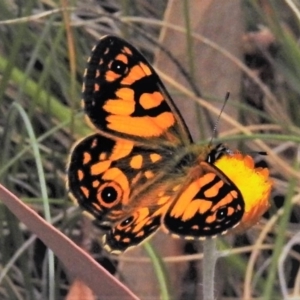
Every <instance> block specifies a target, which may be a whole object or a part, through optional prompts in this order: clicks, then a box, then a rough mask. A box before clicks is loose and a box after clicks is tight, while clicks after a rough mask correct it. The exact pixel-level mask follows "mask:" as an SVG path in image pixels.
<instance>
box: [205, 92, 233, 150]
mask: <svg viewBox="0 0 300 300" xmlns="http://www.w3.org/2000/svg"><path fill="white" fill-rule="evenodd" d="M229 97H230V93H229V92H227V93H226V95H225V99H224V103H223V106H222V108H221V111H220V113H219V116H218V118H217V121H216V124H215V126H214V128H213V132H212V137H211V140H210V142H209V145H212V143H213V140H214V139H215V138H216V136H217V128H218V125H219V122H220V118H221V114H222V112H223V111H224V108H225V106H226V104H227V101H228V99H229Z"/></svg>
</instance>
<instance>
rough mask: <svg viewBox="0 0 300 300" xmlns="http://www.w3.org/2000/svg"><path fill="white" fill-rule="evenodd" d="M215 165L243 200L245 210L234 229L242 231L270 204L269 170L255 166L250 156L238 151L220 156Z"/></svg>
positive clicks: (270, 183)
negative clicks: (237, 190)
mask: <svg viewBox="0 0 300 300" xmlns="http://www.w3.org/2000/svg"><path fill="white" fill-rule="evenodd" d="M215 166H216V167H217V168H219V169H220V170H221V171H222V172H223V173H224V174H225V175H226V176H227V177H228V178H229V179H230V180H231V181H232V182H233V183H234V184H235V185H236V187H237V188H238V189H239V190H240V192H241V194H242V196H243V199H244V202H245V212H244V215H243V217H242V220H241V222H240V224H239V225H238V227H237V228H236V231H238V232H240V231H244V230H246V229H248V228H249V227H251V226H253V225H255V224H256V223H257V222H258V221H259V220H260V218H261V216H262V215H263V214H264V213H265V212H266V211H267V209H268V208H269V206H270V203H269V196H270V192H271V188H272V181H271V179H270V178H269V170H268V169H267V168H255V166H254V161H253V159H252V157H251V156H249V155H245V156H243V155H242V154H240V153H234V154H227V155H224V156H222V157H221V158H220V159H219V160H217V161H216V162H215Z"/></svg>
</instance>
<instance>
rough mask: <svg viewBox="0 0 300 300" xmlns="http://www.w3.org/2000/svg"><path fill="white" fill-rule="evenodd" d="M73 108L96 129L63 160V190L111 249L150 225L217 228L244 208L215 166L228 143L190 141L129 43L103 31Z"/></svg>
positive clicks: (194, 232)
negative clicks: (77, 104)
mask: <svg viewBox="0 0 300 300" xmlns="http://www.w3.org/2000/svg"><path fill="white" fill-rule="evenodd" d="M82 94H83V100H82V106H83V109H84V111H85V114H86V118H87V121H88V122H89V123H90V124H91V126H92V127H93V128H94V130H95V132H94V133H93V134H91V135H90V136H87V137H85V138H83V139H82V140H80V141H78V142H77V143H76V144H75V145H74V146H73V149H72V150H71V154H70V158H69V162H68V166H67V187H68V189H69V192H70V195H71V197H72V198H73V199H74V200H75V201H76V202H77V203H78V204H79V205H80V206H81V207H82V208H83V209H84V210H85V211H86V212H87V213H89V214H90V215H92V216H93V218H94V219H95V223H96V225H97V226H98V227H100V228H101V229H103V230H104V235H103V239H102V241H103V245H104V248H105V249H106V250H108V251H109V252H111V253H114V254H119V253H121V252H124V251H125V250H128V249H129V248H131V247H134V246H136V245H138V244H140V243H141V242H143V241H144V240H146V239H147V238H149V237H150V236H151V235H152V234H153V233H155V232H156V231H157V230H158V229H159V228H161V227H162V228H163V229H164V230H165V231H166V232H169V233H171V234H172V235H173V236H175V237H183V238H185V239H205V238H206V237H214V236H216V235H220V234H225V233H226V232H227V231H228V230H230V229H231V228H233V227H235V226H237V224H238V223H239V222H240V220H241V218H242V216H243V214H244V207H245V205H244V200H243V197H242V194H241V192H240V190H239V189H238V187H237V186H236V185H235V184H234V183H233V182H232V181H231V180H230V179H229V178H228V177H227V176H226V175H225V174H224V173H223V172H222V171H221V170H220V169H218V168H217V167H216V166H215V165H214V163H215V162H216V161H217V160H218V159H219V158H220V157H221V156H222V155H225V154H228V149H227V148H226V147H225V146H223V145H222V144H220V145H217V146H212V145H210V144H209V145H206V146H203V145H197V144H194V143H193V141H192V138H191V136H190V133H189V131H188V128H187V126H186V125H185V123H184V121H183V118H182V117H181V115H180V113H179V111H178V109H177V108H176V106H175V105H174V103H173V101H172V99H171V97H170V95H169V93H168V92H167V90H166V89H165V87H164V85H163V83H162V81H161V80H160V78H159V77H158V75H157V74H156V72H155V71H154V69H153V67H152V66H151V65H150V64H149V63H148V62H147V60H146V59H145V58H144V56H143V55H142V54H141V53H140V52H139V51H138V50H137V49H136V48H134V47H133V46H132V45H131V44H129V43H128V42H126V41H125V40H123V39H121V38H119V37H115V36H105V37H103V38H101V39H100V41H99V43H98V44H97V45H96V46H95V47H94V48H93V49H92V54H91V56H90V58H89V59H88V62H87V67H86V70H85V73H84V83H83V90H82Z"/></svg>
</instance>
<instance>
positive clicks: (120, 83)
mask: <svg viewBox="0 0 300 300" xmlns="http://www.w3.org/2000/svg"><path fill="white" fill-rule="evenodd" d="M83 106H84V109H85V112H86V114H87V116H88V119H89V120H90V122H91V123H92V124H93V125H94V126H95V127H96V128H97V129H99V130H100V131H102V132H104V133H105V134H111V135H113V136H118V137H121V138H127V139H133V140H135V141H142V142H144V143H148V141H149V139H151V144H153V143H154V142H155V143H160V144H162V145H163V144H171V145H172V146H174V145H178V144H189V143H190V142H191V138H190V135H189V132H188V130H187V128H186V125H185V123H184V121H183V120H182V118H181V116H180V114H179V112H178V111H177V109H176V107H175V106H174V104H173V102H172V100H171V98H170V96H169V94H168V93H167V91H166V89H165V88H164V86H163V84H162V82H161V80H160V79H159V77H158V76H157V74H156V73H155V71H154V69H153V68H152V67H151V65H150V64H149V63H148V62H147V60H146V59H145V58H144V56H142V55H141V54H140V52H139V51H138V50H137V49H135V48H134V47H133V46H132V45H130V44H129V43H127V42H126V41H124V40H122V39H120V38H118V37H114V36H105V37H103V38H102V39H100V41H99V43H98V44H97V45H96V46H95V47H94V49H93V50H92V55H91V57H90V58H89V60H88V65H87V68H86V71H85V75H84V84H83Z"/></svg>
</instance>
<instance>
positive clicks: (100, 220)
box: [67, 134, 168, 251]
mask: <svg viewBox="0 0 300 300" xmlns="http://www.w3.org/2000/svg"><path fill="white" fill-rule="evenodd" d="M167 156H168V155H167V154H166V153H159V152H157V151H154V150H151V149H150V150H149V149H145V148H142V147H141V146H136V145H134V143H133V142H131V141H126V140H112V139H110V138H107V137H104V136H102V135H101V134H93V135H91V136H88V137H86V138H84V139H82V140H81V141H79V142H78V143H77V144H76V145H75V146H74V147H73V150H72V153H71V156H70V160H69V164H68V168H67V173H68V182H67V186H68V188H69V191H70V194H71V196H72V198H73V199H74V200H75V201H76V202H78V204H79V205H80V206H81V207H82V208H83V209H84V210H85V211H86V212H88V213H89V214H91V215H92V216H93V217H94V218H95V223H96V225H98V226H99V227H101V228H105V229H109V230H108V232H107V233H106V235H105V241H106V244H107V248H108V249H110V250H111V251H124V250H125V249H126V248H128V247H129V246H133V245H137V244H139V243H140V242H141V241H142V240H144V239H145V238H147V237H148V236H149V235H151V234H152V233H153V232H154V231H156V229H157V228H158V227H159V226H160V216H161V214H159V213H158V209H159V208H160V207H161V206H162V205H163V204H165V203H158V202H157V194H156V190H157V191H158V190H159V187H158V188H156V189H153V188H151V189H150V191H149V192H148V190H149V186H155V185H157V183H156V181H157V180H156V178H159V176H157V173H158V172H159V169H160V168H161V164H164V163H165V159H166V158H167ZM151 183H152V184H151ZM161 189H163V187H161ZM146 191H147V192H146ZM143 194H144V196H143V197H140V196H142V195H143ZM140 198H142V199H140Z"/></svg>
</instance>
